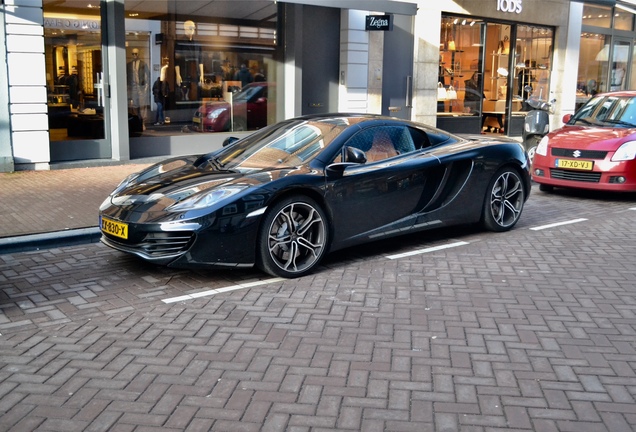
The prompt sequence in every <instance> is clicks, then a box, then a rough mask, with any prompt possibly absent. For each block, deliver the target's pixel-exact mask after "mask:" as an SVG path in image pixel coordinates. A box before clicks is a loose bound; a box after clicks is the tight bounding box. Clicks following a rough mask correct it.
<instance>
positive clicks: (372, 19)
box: [365, 0, 499, 31]
mask: <svg viewBox="0 0 636 432" xmlns="http://www.w3.org/2000/svg"><path fill="white" fill-rule="evenodd" d="M498 1H499V0H498ZM365 29H366V30H376V31H378V30H379V31H391V30H393V15H367V20H366V25H365Z"/></svg>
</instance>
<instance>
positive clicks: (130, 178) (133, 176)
mask: <svg viewBox="0 0 636 432" xmlns="http://www.w3.org/2000/svg"><path fill="white" fill-rule="evenodd" d="M140 174H141V173H140V172H136V173H133V174H130V175H129V176H128V177H126V178H125V179H123V180H122V181H121V182H119V184H118V185H117V187H116V188H115V190H114V191H112V192H111V193H110V194H111V195H115V194H117V193H119V192H121V191H122V190H123V189H124V188H125V187H126V186H128V185H129V184H130V183H132V182H133V181H135V180H136V179H137V177H139V175H140Z"/></svg>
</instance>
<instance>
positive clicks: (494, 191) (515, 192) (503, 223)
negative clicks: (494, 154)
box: [482, 167, 526, 232]
mask: <svg viewBox="0 0 636 432" xmlns="http://www.w3.org/2000/svg"><path fill="white" fill-rule="evenodd" d="M525 198H526V191H525V189H524V186H523V182H522V180H521V176H520V175H519V173H518V172H517V170H515V169H514V168H512V167H504V168H502V169H500V170H499V171H497V173H496V174H495V175H494V176H493V177H492V180H491V181H490V183H489V185H488V189H486V196H485V199H484V207H483V212H482V223H483V225H484V228H486V229H488V230H490V231H496V232H502V231H508V230H509V229H511V228H512V227H514V226H515V225H516V223H517V221H519V218H520V217H521V212H522V211H523V205H524V203H525Z"/></svg>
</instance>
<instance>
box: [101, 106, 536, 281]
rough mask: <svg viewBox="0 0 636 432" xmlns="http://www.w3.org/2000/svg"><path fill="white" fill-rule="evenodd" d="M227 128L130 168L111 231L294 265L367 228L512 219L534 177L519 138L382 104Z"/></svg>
mask: <svg viewBox="0 0 636 432" xmlns="http://www.w3.org/2000/svg"><path fill="white" fill-rule="evenodd" d="M227 142H228V145H224V146H223V147H222V148H220V149H218V150H215V151H213V152H211V153H209V154H203V155H193V156H187V157H175V158H172V159H168V160H166V161H164V162H161V163H158V164H155V165H152V166H150V167H148V168H147V169H144V170H143V171H141V172H138V173H136V174H133V175H131V176H129V177H128V178H126V179H124V180H123V181H122V182H121V184H120V185H119V186H118V187H117V188H116V189H115V190H114V191H113V192H112V193H111V194H110V195H109V196H108V197H107V198H106V200H105V201H104V202H103V204H102V205H101V206H100V209H99V226H100V228H101V232H102V238H101V240H102V242H103V243H105V244H106V245H108V246H110V247H113V248H115V249H117V250H119V251H123V252H127V253H131V254H134V255H136V256H138V257H140V258H142V259H144V260H147V261H150V262H153V263H157V264H160V265H167V266H172V267H194V266H206V267H216V268H230V267H233V268H241V267H252V266H257V267H258V268H260V269H261V270H262V271H264V272H266V273H268V274H271V275H274V276H278V277H285V278H293V277H300V276H303V275H305V274H307V273H309V272H311V271H315V270H316V268H317V266H319V264H320V262H321V260H322V259H323V257H324V256H325V255H326V254H327V253H329V252H330V251H335V250H338V249H342V248H346V247H350V246H353V245H357V244H361V243H364V242H370V241H374V240H379V239H386V238H389V237H392V236H404V235H409V234H412V233H415V232H418V231H424V230H430V229H435V228H440V227H447V226H451V225H459V224H462V225H465V224H477V223H479V224H481V225H482V226H483V227H484V228H485V229H486V230H490V231H498V232H501V231H507V230H510V229H511V228H512V227H514V226H515V224H516V223H517V221H518V220H519V218H520V217H521V213H522V210H523V206H524V203H525V202H526V200H527V198H528V196H529V193H530V187H531V184H530V175H529V166H528V159H527V155H526V153H525V151H524V149H523V147H522V146H521V144H520V143H518V142H516V141H514V140H512V139H507V138H499V137H496V138H487V137H485V136H483V135H479V136H476V137H470V136H466V137H464V136H457V135H453V134H450V133H448V132H445V131H442V130H439V129H436V128H432V127H429V126H425V125H422V124H418V123H414V122H410V121H405V120H400V119H396V118H390V117H383V116H378V115H370V114H329V115H319V116H317V115H314V116H303V117H298V118H294V119H290V120H285V121H282V122H280V123H277V124H274V125H271V126H267V127H265V128H263V129H260V130H258V131H256V132H254V133H252V134H251V135H249V136H246V137H245V138H242V139H239V140H231V139H228V140H227Z"/></svg>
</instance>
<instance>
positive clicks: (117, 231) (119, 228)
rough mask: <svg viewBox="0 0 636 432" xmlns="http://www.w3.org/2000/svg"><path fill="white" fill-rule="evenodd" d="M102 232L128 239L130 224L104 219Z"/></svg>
mask: <svg viewBox="0 0 636 432" xmlns="http://www.w3.org/2000/svg"><path fill="white" fill-rule="evenodd" d="M101 228H102V231H103V232H105V233H107V234H110V235H114V236H115V237H119V238H123V239H128V224H125V223H122V222H116V221H114V220H110V219H106V218H104V217H103V218H102V221H101Z"/></svg>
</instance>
